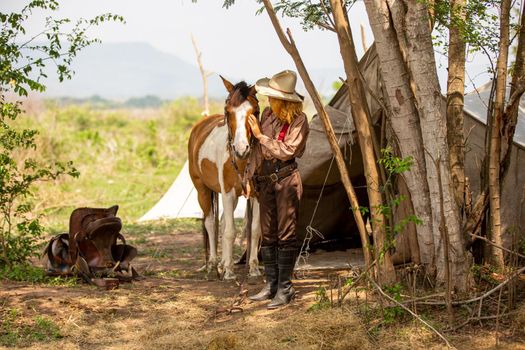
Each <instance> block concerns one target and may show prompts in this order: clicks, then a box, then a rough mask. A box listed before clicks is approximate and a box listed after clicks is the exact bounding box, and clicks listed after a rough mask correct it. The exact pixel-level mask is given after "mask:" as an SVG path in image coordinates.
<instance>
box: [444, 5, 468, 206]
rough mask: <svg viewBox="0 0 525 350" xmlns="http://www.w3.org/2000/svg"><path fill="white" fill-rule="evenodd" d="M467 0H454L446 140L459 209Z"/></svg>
mask: <svg viewBox="0 0 525 350" xmlns="http://www.w3.org/2000/svg"><path fill="white" fill-rule="evenodd" d="M465 4H466V0H452V1H451V8H450V18H451V20H450V28H449V47H448V80H447V139H448V146H449V149H450V172H451V175H452V183H453V185H454V197H455V199H456V205H457V206H458V208H464V198H465V140H464V136H463V120H464V119H463V101H464V94H465V50H466V45H465V40H464V39H463V35H462V34H461V25H462V24H463V23H464V21H465V11H464V8H465Z"/></svg>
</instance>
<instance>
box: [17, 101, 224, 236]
mask: <svg viewBox="0 0 525 350" xmlns="http://www.w3.org/2000/svg"><path fill="white" fill-rule="evenodd" d="M221 108H222V107H221V106H220V105H219V104H218V103H214V104H212V112H220V111H221ZM26 110H27V115H26V116H25V117H24V118H21V119H20V124H21V125H20V126H28V127H32V128H36V129H37V130H39V132H40V134H39V136H38V146H39V147H38V153H37V154H31V156H35V157H36V158H37V159H40V160H42V161H43V162H48V161H52V160H60V161H69V160H71V161H73V163H74V166H75V167H76V168H77V169H78V170H79V171H80V177H79V178H78V179H75V178H70V177H62V178H60V179H58V180H57V181H55V182H46V183H41V184H39V186H38V189H37V191H36V192H35V211H36V212H38V213H41V214H43V223H44V225H45V226H47V227H48V228H49V230H50V231H51V232H54V231H56V230H64V229H66V225H67V220H68V216H69V214H70V213H71V211H72V210H73V209H74V208H76V207H81V206H92V207H108V206H111V205H114V204H118V205H120V211H119V215H120V216H121V218H122V219H123V221H124V222H125V223H132V222H134V221H135V220H136V219H137V218H139V217H140V216H141V215H142V214H144V213H145V212H146V211H147V210H148V209H149V208H151V207H152V205H153V204H154V203H155V202H156V201H157V200H158V199H159V198H160V197H161V196H162V194H163V193H164V192H165V191H166V190H167V189H168V187H169V186H170V184H171V183H172V182H173V181H174V179H175V178H176V176H177V174H178V172H179V170H180V168H181V167H182V165H183V164H184V161H185V160H186V158H187V148H186V145H187V138H188V135H189V131H190V128H191V126H192V125H193V124H194V123H195V122H196V121H197V120H198V119H199V118H201V117H202V116H201V114H200V110H201V107H200V104H199V101H197V100H196V99H192V98H182V99H179V100H176V101H173V102H169V103H166V104H165V105H163V106H162V107H160V108H156V109H127V110H118V109H98V108H94V107H91V106H89V105H70V106H66V107H60V106H58V105H57V104H56V103H55V102H53V101H47V102H35V101H32V103H30V104H28V105H26ZM20 156H21V158H22V157H26V156H28V155H27V154H24V155H20Z"/></svg>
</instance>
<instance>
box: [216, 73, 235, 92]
mask: <svg viewBox="0 0 525 350" xmlns="http://www.w3.org/2000/svg"><path fill="white" fill-rule="evenodd" d="M219 77H221V79H222V83H223V84H224V87H226V90H228V92H232V90H233V84H232V83H230V82H229V81H228V80H226V79H224V77H223V76H222V75H219Z"/></svg>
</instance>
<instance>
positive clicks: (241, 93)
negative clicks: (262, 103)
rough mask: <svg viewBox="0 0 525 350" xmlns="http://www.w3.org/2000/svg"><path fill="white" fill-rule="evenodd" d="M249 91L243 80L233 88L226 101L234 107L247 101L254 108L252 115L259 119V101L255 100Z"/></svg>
mask: <svg viewBox="0 0 525 350" xmlns="http://www.w3.org/2000/svg"><path fill="white" fill-rule="evenodd" d="M250 89H251V86H250V85H248V84H247V83H246V82H245V81H244V80H243V81H240V82H238V83H237V84H235V85H234V86H233V89H232V91H231V93H230V95H229V97H228V99H227V100H229V103H230V105H231V106H234V107H237V106H240V105H241V104H242V103H243V102H244V101H246V100H249V101H250V102H251V103H252V105H254V107H255V109H254V111H253V114H254V115H255V116H256V117H259V113H260V112H259V100H257V97H256V96H255V95H250Z"/></svg>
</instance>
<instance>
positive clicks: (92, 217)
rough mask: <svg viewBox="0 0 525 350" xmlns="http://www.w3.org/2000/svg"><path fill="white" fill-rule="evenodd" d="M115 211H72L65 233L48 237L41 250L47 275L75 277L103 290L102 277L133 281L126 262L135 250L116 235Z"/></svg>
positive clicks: (117, 220) (118, 227)
mask: <svg viewBox="0 0 525 350" xmlns="http://www.w3.org/2000/svg"><path fill="white" fill-rule="evenodd" d="M117 211H118V206H117V205H115V206H112V207H110V208H78V209H75V210H74V211H73V212H72V213H71V217H70V219H69V233H62V234H59V235H57V236H55V237H53V238H51V240H50V241H49V243H48V244H47V246H46V248H45V250H44V258H45V265H46V266H45V267H46V271H47V273H48V274H49V275H55V276H57V275H78V276H80V277H82V278H84V279H85V280H86V281H87V282H89V283H93V284H96V285H99V286H101V287H103V286H106V287H107V283H105V282H107V281H106V280H104V279H103V278H104V277H106V278H108V277H109V278H115V279H118V280H119V281H131V280H132V279H135V278H137V277H138V274H137V272H136V271H135V269H134V268H133V267H132V266H131V263H130V262H131V260H133V258H135V256H137V249H136V248H134V247H132V246H130V245H128V244H126V240H125V239H124V236H123V235H122V234H121V233H120V230H121V228H122V221H121V220H120V218H119V217H117V216H116V215H117ZM118 241H120V243H117V242H118ZM113 283H114V282H113ZM117 285H118V282H117Z"/></svg>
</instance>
